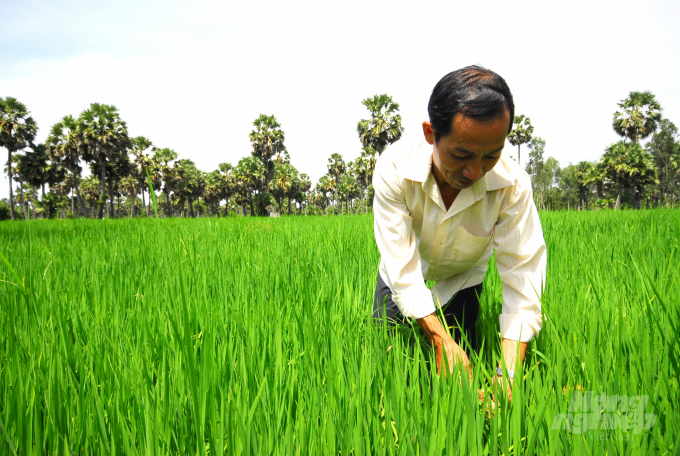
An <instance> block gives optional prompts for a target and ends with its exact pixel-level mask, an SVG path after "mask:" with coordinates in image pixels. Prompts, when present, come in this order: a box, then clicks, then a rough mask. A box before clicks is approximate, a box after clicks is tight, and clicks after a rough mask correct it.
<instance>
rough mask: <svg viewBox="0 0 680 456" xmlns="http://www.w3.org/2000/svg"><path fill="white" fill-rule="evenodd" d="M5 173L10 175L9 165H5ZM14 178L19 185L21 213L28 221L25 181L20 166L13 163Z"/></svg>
mask: <svg viewBox="0 0 680 456" xmlns="http://www.w3.org/2000/svg"><path fill="white" fill-rule="evenodd" d="M15 157H19V155H15ZM3 172H4V173H5V174H7V175H9V163H5V166H4V168H3ZM12 176H13V177H14V182H16V183H17V184H19V187H18V188H17V191H18V194H19V204H21V211H22V213H23V214H24V219H26V220H28V211H27V208H26V199H25V198H24V179H23V177H22V175H21V173H20V172H19V166H18V165H17V163H12ZM8 209H9V208H8Z"/></svg>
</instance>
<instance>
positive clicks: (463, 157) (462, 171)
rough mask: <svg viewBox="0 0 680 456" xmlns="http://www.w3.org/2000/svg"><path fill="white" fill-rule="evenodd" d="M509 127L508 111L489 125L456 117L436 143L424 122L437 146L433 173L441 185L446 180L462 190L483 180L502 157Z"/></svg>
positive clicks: (427, 129) (425, 129) (429, 128)
mask: <svg viewBox="0 0 680 456" xmlns="http://www.w3.org/2000/svg"><path fill="white" fill-rule="evenodd" d="M509 125H510V113H509V112H508V111H507V110H506V111H505V112H504V113H503V115H502V116H499V117H498V118H496V119H493V120H489V121H486V122H480V121H477V120H473V119H471V118H469V117H464V116H462V115H460V114H456V115H455V116H454V118H453V128H452V129H451V132H450V133H449V134H448V135H447V136H442V137H441V138H439V142H437V143H435V142H434V130H433V129H432V124H431V123H430V122H423V133H424V134H425V139H426V140H427V142H428V143H429V144H432V145H433V146H434V147H433V152H432V163H433V165H434V166H433V168H434V169H433V172H434V174H435V177H436V178H437V181H438V182H439V183H440V185H441V183H442V181H443V182H446V183H448V184H449V185H450V186H451V187H453V188H455V189H458V190H462V189H464V188H468V187H470V186H472V184H474V183H475V182H476V181H478V180H479V179H481V178H482V177H484V175H485V174H486V173H487V172H488V171H490V170H491V169H493V167H494V166H496V163H497V162H498V160H499V159H500V158H501V152H502V151H503V146H505V138H506V136H507V135H508V126H509Z"/></svg>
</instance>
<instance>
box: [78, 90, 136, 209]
mask: <svg viewBox="0 0 680 456" xmlns="http://www.w3.org/2000/svg"><path fill="white" fill-rule="evenodd" d="M78 121H79V123H80V128H81V131H82V135H83V139H84V143H85V145H86V146H87V149H86V152H85V154H84V158H85V161H87V162H94V163H96V164H97V165H98V169H99V172H100V176H99V180H100V182H101V193H100V197H101V198H102V203H101V204H100V206H99V213H98V215H97V217H99V218H101V217H102V216H103V211H104V206H106V200H105V198H106V171H107V169H106V168H107V165H108V163H109V162H110V161H112V160H115V159H116V158H117V157H116V155H120V154H122V153H124V152H125V151H126V150H127V148H128V147H129V145H130V139H129V138H128V134H127V125H126V124H125V122H124V121H123V120H121V118H120V116H119V115H118V109H117V108H116V107H115V106H111V105H105V104H99V103H92V104H91V105H90V108H89V109H87V110H85V111H83V112H82V113H81V114H80V117H79V119H78ZM110 197H111V205H110V210H109V216H110V217H113V197H114V195H110Z"/></svg>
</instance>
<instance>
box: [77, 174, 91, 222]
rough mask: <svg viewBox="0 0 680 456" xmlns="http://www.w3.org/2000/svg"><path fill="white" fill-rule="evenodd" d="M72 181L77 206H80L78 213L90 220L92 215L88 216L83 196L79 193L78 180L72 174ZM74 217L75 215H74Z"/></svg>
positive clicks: (87, 208) (88, 211)
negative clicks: (73, 181)
mask: <svg viewBox="0 0 680 456" xmlns="http://www.w3.org/2000/svg"><path fill="white" fill-rule="evenodd" d="M74 179H75V187H76V195H77V196H78V205H79V206H80V212H82V214H83V215H84V216H85V217H87V218H90V217H91V216H92V214H90V208H89V207H88V206H87V204H86V203H85V200H84V199H83V195H82V194H81V193H80V179H79V178H78V176H77V175H76V174H74ZM74 215H75V214H74Z"/></svg>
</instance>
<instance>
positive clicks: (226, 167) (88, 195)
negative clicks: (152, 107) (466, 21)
mask: <svg viewBox="0 0 680 456" xmlns="http://www.w3.org/2000/svg"><path fill="white" fill-rule="evenodd" d="M362 104H363V105H364V106H365V107H366V108H367V109H368V111H369V113H370V117H369V118H367V119H362V120H360V121H359V122H358V123H357V134H358V137H359V139H360V141H361V144H362V146H363V148H362V151H361V154H360V155H359V157H357V158H356V159H355V160H354V161H351V162H349V163H347V162H345V161H344V159H343V157H342V155H340V154H338V153H333V154H331V156H330V157H329V158H328V165H327V171H328V172H327V173H326V174H325V175H324V176H322V177H321V178H320V179H319V181H318V182H317V183H316V185H315V186H312V184H311V179H310V177H309V176H308V175H306V174H304V173H299V172H298V170H297V169H296V168H295V167H294V166H293V165H292V164H291V160H290V155H289V153H288V150H287V148H286V146H285V134H284V132H283V130H282V129H281V125H280V124H279V123H278V122H277V120H276V118H275V117H274V116H273V115H265V114H261V115H260V116H259V117H258V118H257V119H255V121H254V122H253V130H252V131H251V132H250V134H249V139H250V143H251V147H252V149H251V154H250V155H249V156H247V157H244V158H242V159H241V160H239V162H238V163H237V164H236V165H232V164H231V163H221V164H219V166H218V167H217V169H215V170H213V171H210V172H203V171H201V170H199V169H198V168H197V167H196V165H195V163H194V162H193V161H192V160H190V159H187V158H180V157H179V154H178V153H177V152H176V151H175V150H173V149H171V148H166V147H157V146H156V145H154V144H153V143H152V141H150V140H149V139H147V138H145V137H143V136H138V137H130V136H129V135H128V132H127V125H126V123H125V122H124V121H123V120H122V119H121V118H120V115H119V112H118V110H117V109H116V107H115V106H111V105H105V104H98V103H93V104H91V105H90V107H89V108H88V109H86V110H84V111H83V112H82V113H81V114H80V115H79V116H78V117H73V116H71V115H68V116H65V117H64V118H62V119H61V120H60V121H59V122H57V123H56V124H55V125H53V126H52V127H51V129H50V133H49V135H48V137H47V140H46V141H45V143H44V144H35V143H34V139H35V136H36V133H37V130H38V127H37V124H36V122H35V121H34V120H33V119H32V117H31V116H30V112H29V111H28V109H27V107H26V106H25V105H23V104H22V103H20V102H19V101H18V100H16V99H15V98H11V97H7V98H4V99H3V98H0V146H2V147H5V148H6V149H7V151H8V159H7V163H6V166H5V168H4V171H5V172H6V173H7V175H8V177H9V182H10V188H9V190H10V193H9V200H5V201H0V220H2V219H5V218H11V219H12V220H14V219H15V218H17V214H20V215H21V217H23V218H25V219H27V218H28V217H29V214H30V215H31V216H32V217H34V218H35V217H46V218H56V217H59V218H64V217H92V218H106V217H113V218H115V217H139V216H150V215H153V210H152V205H151V201H152V196H153V197H155V198H156V199H157V201H158V209H159V213H160V215H161V216H162V217H196V216H201V217H202V216H217V217H220V216H229V215H239V216H256V215H279V214H289V215H299V214H305V215H319V214H325V215H328V214H338V215H340V214H343V213H344V214H349V213H365V212H369V211H370V210H371V206H372V196H373V189H372V186H371V180H372V177H373V170H374V167H375V162H376V159H377V157H378V156H379V155H380V154H381V153H382V152H383V151H384V150H385V148H386V147H387V146H388V145H390V144H392V143H394V142H395V141H397V140H398V139H400V138H401V136H402V134H403V131H404V128H403V126H402V123H401V122H402V121H401V115H400V114H399V105H398V104H397V103H396V102H394V101H393V100H392V98H391V97H389V96H388V95H385V94H383V95H375V96H374V97H372V98H367V99H365V100H363V101H362ZM618 107H619V109H618V110H617V111H616V112H615V113H614V118H613V122H612V126H613V129H614V131H615V132H616V133H617V134H618V135H620V136H621V137H622V140H621V141H618V142H616V143H614V144H611V145H609V146H608V147H607V148H606V149H605V151H604V154H603V155H602V157H601V158H600V160H598V161H595V162H588V161H582V162H579V163H577V164H576V165H573V164H571V163H570V164H569V165H568V166H566V167H564V168H562V167H560V165H559V162H558V161H557V160H556V159H555V158H553V157H550V156H546V153H545V149H546V141H545V140H544V139H542V138H541V137H539V136H535V135H534V127H533V126H532V125H531V120H530V119H529V118H528V117H526V116H524V115H518V116H516V117H515V118H514V122H513V129H512V131H511V133H510V134H509V136H508V141H509V142H510V143H511V144H512V145H513V146H517V156H516V160H517V161H518V163H520V164H521V147H522V145H526V146H527V147H528V150H529V151H528V161H527V163H526V164H525V169H526V171H527V172H528V173H529V174H530V176H531V178H532V185H533V190H534V198H535V202H536V205H537V206H538V208H539V209H541V210H551V209H552V210H559V209H578V210H583V209H602V208H614V209H620V208H637V209H639V208H643V207H659V206H665V207H674V206H676V205H677V202H678V198H679V197H680V186H678V183H679V181H680V141H678V130H677V128H676V127H675V125H674V124H673V123H672V122H670V121H669V120H668V119H664V118H662V109H661V106H660V104H659V103H658V101H657V100H656V98H655V96H654V95H653V94H651V93H649V92H631V93H630V94H629V96H628V97H627V98H625V99H624V100H621V102H619V103H618ZM648 138H649V140H648V141H647V143H646V144H645V145H644V146H643V145H642V144H641V143H640V142H641V141H642V140H644V139H648ZM511 158H513V159H515V157H514V156H512V157H511ZM83 165H87V166H89V168H90V172H91V173H90V175H89V176H87V177H83ZM149 182H151V186H152V188H153V192H154V194H153V195H151V188H150V187H149ZM46 189H47V190H46ZM38 192H40V196H38ZM15 195H16V196H15Z"/></svg>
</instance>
